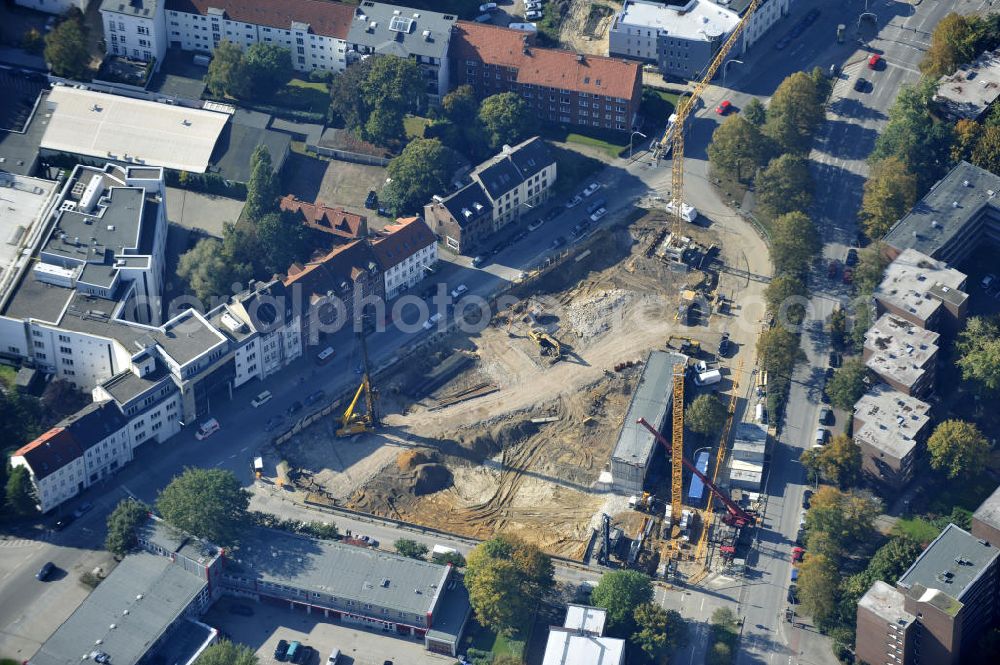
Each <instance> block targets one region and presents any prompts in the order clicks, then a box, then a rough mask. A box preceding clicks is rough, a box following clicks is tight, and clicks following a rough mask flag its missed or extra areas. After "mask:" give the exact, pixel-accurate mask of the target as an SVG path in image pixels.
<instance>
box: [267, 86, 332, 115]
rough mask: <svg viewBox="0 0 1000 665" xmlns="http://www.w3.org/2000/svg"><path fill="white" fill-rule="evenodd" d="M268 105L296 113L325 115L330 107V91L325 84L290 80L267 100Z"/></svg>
mask: <svg viewBox="0 0 1000 665" xmlns="http://www.w3.org/2000/svg"><path fill="white" fill-rule="evenodd" d="M268 103H269V104H273V105H275V106H284V107H285V108H288V109H294V110H296V111H309V112H311V113H326V110H327V109H328V108H329V107H330V89H329V88H328V87H327V85H326V84H325V83H320V82H318V81H305V80H303V79H292V80H291V81H289V82H288V85H286V86H285V87H284V88H282V89H280V90H278V92H276V93H274V95H273V96H272V97H271V98H270V99H269V100H268Z"/></svg>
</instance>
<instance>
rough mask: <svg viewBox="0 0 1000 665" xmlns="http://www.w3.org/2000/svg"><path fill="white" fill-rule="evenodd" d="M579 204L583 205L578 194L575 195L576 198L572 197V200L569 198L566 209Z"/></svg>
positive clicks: (581, 198)
mask: <svg viewBox="0 0 1000 665" xmlns="http://www.w3.org/2000/svg"><path fill="white" fill-rule="evenodd" d="M581 203H583V197H582V196H580V195H579V194H577V195H576V196H574V197H573V198H571V199H570V200H569V201H567V202H566V207H567V208H575V207H576V206H578V205H580V204H581Z"/></svg>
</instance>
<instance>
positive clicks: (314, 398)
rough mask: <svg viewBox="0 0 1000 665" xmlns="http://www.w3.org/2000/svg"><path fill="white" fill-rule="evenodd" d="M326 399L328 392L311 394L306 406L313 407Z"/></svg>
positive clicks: (322, 391) (320, 391)
mask: <svg viewBox="0 0 1000 665" xmlns="http://www.w3.org/2000/svg"><path fill="white" fill-rule="evenodd" d="M324 397H326V391H325V390H322V389H320V390H317V391H316V392H312V393H309V396H308V397H306V404H309V405H313V404H315V403H316V402H318V401H320V400H321V399H323V398H324Z"/></svg>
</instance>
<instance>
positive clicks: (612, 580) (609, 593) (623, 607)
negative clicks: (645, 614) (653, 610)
mask: <svg viewBox="0 0 1000 665" xmlns="http://www.w3.org/2000/svg"><path fill="white" fill-rule="evenodd" d="M651 600H653V583H652V582H651V581H650V579H649V576H648V575H644V574H643V573H640V572H638V571H636V570H614V571H611V572H609V573H604V575H603V576H602V577H601V581H600V582H598V583H597V586H596V587H595V588H594V591H593V593H591V594H590V603H591V605H593V606H594V607H603V608H604V609H606V610H607V611H608V630H609V632H610V633H611V634H612V635H616V636H619V637H627V636H629V635H631V634H632V632H633V631H634V629H635V617H634V615H633V612H634V610H635V608H636V607H637V606H638V605H641V604H642V603H648V602H650V601H651Z"/></svg>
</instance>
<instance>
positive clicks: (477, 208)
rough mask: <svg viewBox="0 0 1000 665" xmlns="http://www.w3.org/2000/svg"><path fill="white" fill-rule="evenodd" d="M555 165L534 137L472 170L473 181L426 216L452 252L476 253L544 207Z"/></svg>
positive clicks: (433, 206) (428, 210)
mask: <svg viewBox="0 0 1000 665" xmlns="http://www.w3.org/2000/svg"><path fill="white" fill-rule="evenodd" d="M557 175H558V174H557V173H556V161H555V158H554V157H553V155H552V152H551V151H550V150H549V148H548V146H547V145H546V143H545V141H543V140H542V139H540V138H538V137H537V136H536V137H534V138H530V139H528V140H527V141H524V142H522V143H519V144H518V145H516V146H514V147H510V146H504V148H503V150H502V152H501V153H500V154H499V155H496V156H494V157H492V158H491V159H489V160H487V161H485V162H483V163H482V164H480V165H478V166H477V167H476V168H475V169H473V171H472V174H471V178H472V182H471V183H469V184H468V185H466V186H465V187H463V188H461V189H460V190H458V191H457V192H455V193H453V194H450V195H449V196H447V197H442V196H435V197H434V200H433V201H432V202H431V203H428V204H427V205H425V206H424V218H425V219H426V220H427V223H428V224H429V225H430V227H431V229H432V230H433V231H434V233H436V234H437V235H438V236H439V237H440V238H441V239H442V241H443V242H444V243H445V247H447V248H448V249H450V250H452V251H454V252H457V253H461V254H468V253H472V252H475V251H476V250H478V249H479V248H480V247H481V246H482V243H483V241H485V240H486V239H487V238H488V237H489V236H490V235H492V234H493V233H496V232H497V231H499V230H500V229H502V228H503V227H505V226H507V225H508V224H511V223H515V222H517V221H519V220H520V219H521V217H522V215H524V214H526V213H527V212H528V211H530V210H533V209H534V208H537V207H538V206H540V205H542V204H544V203H545V201H546V200H547V199H548V197H549V194H550V192H551V188H552V186H553V185H554V184H555V181H556V177H557Z"/></svg>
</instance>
